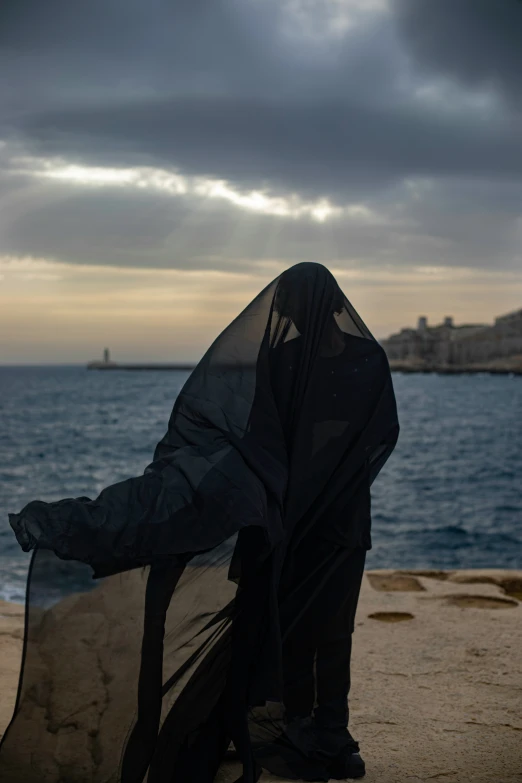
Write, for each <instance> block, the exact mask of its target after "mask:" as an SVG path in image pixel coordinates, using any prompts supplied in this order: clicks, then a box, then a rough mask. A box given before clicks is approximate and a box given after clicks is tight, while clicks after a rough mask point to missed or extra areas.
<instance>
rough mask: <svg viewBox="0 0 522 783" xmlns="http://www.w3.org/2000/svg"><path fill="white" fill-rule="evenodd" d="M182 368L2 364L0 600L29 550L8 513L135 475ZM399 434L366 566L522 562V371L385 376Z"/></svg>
mask: <svg viewBox="0 0 522 783" xmlns="http://www.w3.org/2000/svg"><path fill="white" fill-rule="evenodd" d="M187 377H188V372H186V371H161V370H159V371H158V370H156V371H146V372H131V371H124V370H111V371H103V372H100V371H89V370H87V369H86V368H85V367H83V366H40V367H28V366H23V367H6V366H3V367H0V598H4V599H7V600H14V601H20V600H23V596H24V591H25V580H26V574H27V567H28V562H29V555H28V554H26V553H24V552H22V551H21V549H20V547H19V545H18V543H17V541H16V539H15V537H14V534H13V532H12V530H11V528H10V526H9V521H8V516H7V514H8V512H11V513H12V512H18V511H20V510H21V508H22V507H23V506H24V505H25V504H26V503H28V502H29V501H30V500H44V501H47V502H49V501H53V500H60V499H62V498H66V497H78V496H80V495H83V496H87V497H90V498H92V499H94V498H95V497H96V496H97V495H98V494H99V493H100V492H101V490H102V489H104V487H106V486H108V485H110V484H114V483H116V482H118V481H122V480H123V479H126V478H129V477H130V476H138V475H141V474H142V473H143V470H144V468H145V466H146V465H148V464H149V463H150V462H151V461H152V455H153V452H154V448H155V446H156V443H157V442H158V441H159V440H160V439H161V438H162V437H163V435H164V434H165V432H166V430H167V423H168V419H169V416H170V413H171V410H172V406H173V404H174V400H175V398H176V396H177V394H178V392H179V390H180V388H181V386H182V385H183V383H184V381H185V380H186V378H187ZM393 382H394V386H395V393H396V397H397V406H398V410H399V420H400V424H401V433H400V437H399V442H398V444H397V446H396V448H395V451H394V452H393V454H392V456H391V457H390V459H389V460H388V462H387V464H386V465H385V466H384V468H383V469H382V471H381V473H380V475H379V476H378V478H377V480H376V481H375V483H374V484H373V486H372V520H373V521H372V540H373V548H372V549H371V550H370V552H368V557H367V561H366V567H367V568H476V567H484V568H522V377H521V376H501V375H488V374H478V375H437V374H430V375H421V374H419V375H415V374H404V375H403V374H401V373H394V374H393Z"/></svg>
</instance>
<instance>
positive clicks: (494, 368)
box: [87, 360, 522, 375]
mask: <svg viewBox="0 0 522 783" xmlns="http://www.w3.org/2000/svg"><path fill="white" fill-rule="evenodd" d="M194 367H196V364H118V363H117V362H107V363H105V362H90V363H89V364H88V365H87V369H88V370H182V371H185V372H187V371H189V372H191V371H192V370H193V369H194ZM390 368H391V370H392V372H403V373H437V374H439V375H464V374H477V373H490V374H491V375H522V366H519V367H510V366H509V365H508V366H506V365H500V364H499V365H488V366H483V365H478V364H472V365H422V366H420V365H414V364H409V363H408V362H400V361H396V360H391V361H390Z"/></svg>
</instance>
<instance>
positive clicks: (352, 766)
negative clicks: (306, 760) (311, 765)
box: [328, 746, 366, 780]
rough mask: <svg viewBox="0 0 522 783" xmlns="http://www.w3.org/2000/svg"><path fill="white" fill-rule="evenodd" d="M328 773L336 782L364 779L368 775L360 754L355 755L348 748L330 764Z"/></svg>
mask: <svg viewBox="0 0 522 783" xmlns="http://www.w3.org/2000/svg"><path fill="white" fill-rule="evenodd" d="M328 772H329V774H330V777H331V778H333V779H334V780H345V779H346V778H362V777H364V775H365V774H366V767H365V764H364V761H363V759H362V758H361V756H360V754H359V753H357V752H355V753H354V752H353V751H352V750H350V747H349V746H347V747H346V748H345V749H344V750H343V751H341V753H339V755H338V756H336V758H335V759H332V760H331V761H329V762H328Z"/></svg>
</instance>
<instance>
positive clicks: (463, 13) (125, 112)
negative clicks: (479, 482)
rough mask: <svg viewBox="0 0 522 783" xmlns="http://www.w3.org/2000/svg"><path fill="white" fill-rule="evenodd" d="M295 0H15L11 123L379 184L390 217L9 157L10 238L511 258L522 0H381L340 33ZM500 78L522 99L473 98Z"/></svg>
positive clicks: (172, 254) (31, 150) (17, 245)
mask: <svg viewBox="0 0 522 783" xmlns="http://www.w3.org/2000/svg"><path fill="white" fill-rule="evenodd" d="M306 5H307V7H309V8H310V7H311V5H310V4H309V3H308V4H306ZM312 5H313V4H312ZM323 5H324V4H323ZM323 5H321V4H320V3H317V4H316V6H315V8H316V10H315V13H316V18H315V20H314V19H312V20H311V21H312V25H311V27H312V28H313V27H314V26H315V27H316V28H318V29H319V28H320V26H321V24H322V21H323V17H324V8H323ZM359 6H361V7H363V9H364V3H362V4H361V3H360V4H359ZM283 8H284V3H283V0H277V1H276V0H212V2H211V0H190V1H189V0H184V1H183V2H180V0H148V2H145V1H144V0H125V2H124V0H92V2H90V3H71V2H69V1H68V0H47V2H45V3H42V2H39V1H37V0H8V2H7V3H6V2H5V0H4V3H3V4H1V5H0V73H2V74H3V76H4V79H3V82H0V100H1V101H2V106H3V112H2V116H1V117H0V137H2V136H3V137H4V138H6V139H8V141H9V146H8V149H9V150H12V149H15V147H16V149H17V154H27V155H39V156H58V157H63V158H64V159H66V160H67V161H71V162H74V163H84V164H86V165H106V166H111V167H113V166H122V167H129V166H140V165H141V166H144V165H145V166H156V167H164V168H166V169H170V168H173V169H176V170H179V171H181V172H183V173H184V174H187V175H202V176H209V177H217V178H224V179H227V180H228V181H229V182H231V184H232V185H233V186H234V187H236V188H237V189H240V190H241V189H250V188H255V189H261V188H267V189H268V190H271V191H273V192H274V193H275V194H277V195H281V194H285V193H289V192H297V193H299V194H300V195H301V196H302V197H303V198H311V199H316V198H319V197H323V196H325V197H327V198H329V199H330V200H331V201H333V202H335V203H338V204H341V205H342V204H345V203H347V202H360V201H364V202H366V203H367V204H368V205H369V206H370V207H372V208H373V209H374V210H375V211H376V212H377V213H378V214H382V215H383V216H384V219H383V221H382V223H379V222H378V221H377V223H373V224H371V225H368V224H365V223H364V221H362V222H360V223H358V222H357V221H356V220H355V219H353V220H349V219H346V218H343V219H342V220H334V221H330V222H328V223H326V224H324V225H318V224H317V223H313V222H312V221H311V220H310V219H308V218H303V219H301V220H298V221H293V220H289V219H284V218H280V217H274V216H266V215H255V214H252V213H248V212H245V211H242V210H239V209H237V208H236V207H234V206H231V205H230V204H227V203H226V202H218V201H215V200H212V203H210V202H209V201H204V202H203V203H201V200H199V201H198V200H197V199H196V198H195V197H193V196H189V197H183V198H179V197H176V198H174V197H172V196H167V195H162V194H158V193H151V192H139V193H137V192H131V191H130V190H129V191H128V192H127V191H125V192H124V191H123V190H122V189H116V188H110V189H109V188H105V189H101V190H96V191H93V190H89V189H87V188H84V187H82V186H78V185H75V186H72V185H70V184H68V183H56V182H53V183H51V182H49V181H45V182H42V183H41V184H40V185H38V187H37V186H36V185H31V184H30V181H29V180H26V179H24V177H23V176H22V177H21V176H20V175H18V174H15V173H13V171H12V170H11V169H12V167H13V166H14V168H16V165H15V164H13V163H12V162H11V164H9V162H7V163H6V172H7V173H6V175H5V178H4V180H3V187H4V188H5V192H6V197H5V203H7V205H8V211H9V209H10V214H11V217H10V219H9V221H8V223H7V225H6V226H5V228H4V230H3V234H2V236H3V239H2V247H1V248H0V250H2V251H4V252H11V253H16V252H23V253H31V254H34V255H38V256H41V255H48V256H50V257H56V258H63V259H65V260H71V261H75V262H78V263H111V264H112V263H114V264H121V265H123V264H129V265H150V266H154V265H158V266H168V265H175V266H182V267H187V266H192V267H193V266H196V265H199V266H202V267H206V266H216V265H218V266H219V265H221V267H222V268H224V267H225V266H226V265H227V264H230V265H234V264H243V263H244V259H249V258H250V259H262V258H276V257H277V258H280V259H282V260H288V261H291V260H299V259H300V258H302V259H308V258H309V259H312V260H321V259H322V260H325V261H330V260H332V261H333V260H337V259H343V258H357V259H363V260H364V261H367V262H368V263H370V262H371V261H372V259H373V260H377V261H378V260H379V259H381V258H386V260H392V261H393V260H394V259H397V260H399V261H406V262H410V263H447V264H466V265H478V266H487V264H488V263H491V258H492V257H493V256H494V258H495V263H497V264H498V266H499V267H505V268H507V267H512V266H513V264H514V259H515V258H516V230H517V226H518V225H519V224H518V223H517V219H518V216H519V215H520V204H521V199H520V196H521V188H522V184H521V183H522V141H521V140H522V120H521V119H520V115H519V113H518V108H519V104H520V101H519V92H518V90H519V89H520V85H518V74H519V73H521V72H522V71H521V69H520V67H519V66H520V63H521V57H522V55H521V54H520V48H522V47H516V46H515V43H516V38H517V35H518V32H519V31H520V30H522V28H521V27H520V20H522V5H520V4H519V3H518V2H517V0H390V5H389V10H388V11H382V12H380V11H376V12H375V13H369V12H368V13H366V12H364V10H363V11H362V12H359V13H358V15H357V16H356V17H355V21H356V24H354V26H353V27H352V28H351V29H349V30H348V32H347V33H346V34H345V36H344V37H339V38H338V39H331V40H328V41H326V42H323V43H322V44H321V43H320V42H319V43H318V42H317V41H315V42H311V41H309V42H308V43H303V42H302V41H301V42H299V40H298V39H297V38H296V37H292V36H290V37H289V36H288V35H283V34H282V33H281V25H282V22H283V21H284V18H283V17H284V14H283V10H282V9H283ZM493 9H495V13H494V12H493ZM495 14H496V15H495ZM493 17H494V18H493ZM287 21H288V20H287ZM295 24H297V22H295ZM519 40H520V38H519ZM445 47H447V49H445ZM441 77H443V78H445V79H449V80H450V81H452V82H453V83H454V84H455V85H457V88H458V89H460V90H461V92H460V93H459V92H457V97H456V98H455V96H453V99H452V100H453V104H452V105H451V106H448V105H447V104H446V103H445V98H444V96H442V97H441V98H437V96H436V95H435V98H433V97H432V98H431V99H430V100H427V99H425V98H423V97H422V93H419V91H418V90H419V88H424V87H426V86H427V87H430V86H432V84H438V81H439V80H440V79H441ZM517 85H518V86H517ZM483 87H487V88H488V89H491V90H492V95H493V101H494V100H495V96H498V97H499V98H501V99H502V98H504V97H505V96H508V97H509V99H510V100H509V103H507V102H506V103H505V104H504V103H502V102H500V103H498V102H497V104H494V103H493V105H492V106H491V107H488V106H485V108H477V107H476V106H474V105H473V104H472V103H469V105H468V104H467V103H466V97H467V90H468V89H470V90H474V89H478V88H483ZM10 166H11V169H10ZM419 178H420V179H421V180H428V181H431V186H430V187H426V188H421V189H420V191H416V192H413V191H412V190H411V189H409V186H408V183H410V182H411V181H412V180H416V179H419ZM35 188H36V190H35ZM10 201H11V202H12V204H10ZM21 204H22V205H23V208H21V207H20V205H21ZM13 205H14V206H13ZM219 258H221V259H222V261H221V262H219ZM216 259H218V260H216Z"/></svg>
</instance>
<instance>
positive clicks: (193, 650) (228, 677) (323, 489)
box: [0, 263, 399, 783]
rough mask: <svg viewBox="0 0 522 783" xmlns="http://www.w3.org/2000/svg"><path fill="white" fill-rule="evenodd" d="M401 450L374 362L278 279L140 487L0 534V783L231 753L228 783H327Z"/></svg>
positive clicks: (349, 309) (300, 275) (200, 775)
mask: <svg viewBox="0 0 522 783" xmlns="http://www.w3.org/2000/svg"><path fill="white" fill-rule="evenodd" d="M398 433H399V424H398V419H397V409H396V404H395V397H394V392H393V385H392V381H391V374H390V370H389V365H388V361H387V359H386V355H385V353H384V350H383V349H382V348H381V346H380V345H379V344H378V343H377V341H376V340H375V339H374V338H373V336H372V335H371V333H370V331H369V330H368V329H367V327H366V326H365V324H364V323H363V321H362V320H361V318H360V317H359V316H358V314H357V313H356V311H355V310H354V308H353V306H352V305H351V304H350V302H349V301H348V299H347V298H346V297H345V295H344V294H343V293H342V291H341V290H340V288H339V286H338V284H337V283H336V281H335V279H334V277H333V276H332V275H331V273H330V272H329V271H328V270H327V269H326V268H325V267H323V266H322V265H320V264H312V263H304V264H297V265H296V266H294V267H292V268H291V269H289V270H286V271H285V272H283V273H282V274H281V275H280V276H279V277H277V278H276V279H275V280H274V281H273V282H272V283H271V284H270V285H268V286H267V287H266V288H265V289H264V290H263V291H262V292H261V293H260V294H259V295H258V296H257V297H256V298H255V299H254V300H253V301H252V302H251V303H250V304H249V305H248V306H247V307H246V308H245V310H244V311H243V312H242V313H241V314H240V315H239V316H238V317H237V318H236V319H235V320H234V321H233V322H232V323H231V324H230V325H229V326H228V327H227V328H226V329H225V330H224V331H223V332H222V334H221V335H219V337H218V338H217V339H216V340H215V342H214V343H213V344H212V346H211V347H210V348H209V350H208V351H207V353H206V354H205V356H204V357H203V358H202V359H201V361H200V362H199V364H198V365H197V367H196V368H195V369H194V371H193V372H192V373H191V375H190V377H189V378H188V380H187V382H186V383H185V385H184V387H183V389H182V390H181V392H180V394H179V396H178V398H177V399H176V401H175V404H174V408H173V411H172V414H171V417H170V420H169V423H168V429H167V432H166V434H165V436H164V437H163V438H162V440H161V441H160V442H159V443H158V445H157V447H156V449H155V452H154V455H153V461H152V462H151V463H150V465H148V466H147V467H146V468H145V470H144V473H143V475H141V476H138V477H133V478H130V479H127V480H125V481H122V482H119V483H117V484H114V485H112V486H109V487H107V488H106V489H104V490H103V491H102V492H101V493H100V495H99V496H98V497H97V498H96V499H94V500H91V499H90V498H87V497H79V498H66V499H64V500H60V501H57V502H54V503H44V502H41V501H37V500H36V501H32V502H31V503H29V504H28V505H27V506H25V508H24V509H22V511H21V512H20V513H19V514H10V515H9V521H10V524H11V526H12V528H13V530H14V532H15V534H16V537H17V539H18V541H19V543H20V545H21V546H22V548H23V549H24V550H25V551H29V550H31V549H32V550H34V551H33V555H32V559H31V566H30V571H29V576H28V590H27V599H26V629H25V639H24V656H23V658H24V660H23V666H22V673H21V677H20V685H19V691H18V697H17V703H16V707H15V712H14V716H13V719H12V721H11V724H10V726H9V728H8V730H7V732H6V734H5V736H4V739H3V742H2V744H1V746H0V779H1V780H2V781H4V782H5V783H15V782H18V781H24V783H32V781H35V782H36V781H38V783H47V782H48V781H49V782H52V783H62V781H67V783H73V782H74V781H78V782H80V781H81V782H82V783H83V782H84V781H89V782H90V783H109V782H111V783H112V782H114V783H116V782H118V783H120V782H121V783H141V781H144V780H147V782H148V783H167V781H169V783H170V782H171V781H176V782H178V781H194V783H210V782H211V781H213V780H214V779H215V777H216V775H217V773H218V769H219V767H220V764H221V762H222V760H223V758H224V756H225V753H226V751H227V748H228V747H229V744H230V743H233V746H234V747H235V749H236V752H237V754H238V756H239V758H240V759H241V762H242V771H243V774H242V778H241V779H242V781H244V783H252V781H255V780H257V779H258V777H259V775H260V772H261V768H262V767H263V768H265V769H268V770H271V771H272V772H274V773H275V774H284V775H285V776H286V777H289V778H298V777H302V778H305V779H308V780H326V779H327V778H328V775H329V774H331V773H332V769H333V767H332V766H331V765H330V761H331V760H332V759H334V757H336V758H337V756H338V752H339V751H340V750H343V748H344V749H345V750H346V749H349V750H350V752H351V751H353V750H355V749H357V747H358V746H357V743H356V742H355V741H354V740H353V738H351V737H350V735H349V734H348V732H347V729H346V726H344V727H343V725H342V724H343V723H346V721H347V715H348V713H347V710H346V689H347V687H349V672H346V666H347V665H348V663H345V664H343V663H342V661H343V660H344V658H346V656H347V660H349V646H350V644H351V636H350V634H351V632H352V631H353V613H354V611H355V608H354V607H355V606H356V600H357V596H358V590H359V587H360V579H361V577H362V570H363V568H364V554H365V552H366V550H368V549H370V548H371V498H370V486H371V484H372V482H373V481H374V480H375V478H376V477H377V475H378V473H379V471H380V470H381V468H382V467H383V465H384V464H385V462H386V460H387V459H388V457H389V455H390V454H391V452H392V450H393V448H394V446H395V443H396V441H397V437H398ZM90 576H94V581H93V580H92V579H90V578H89V577H90ZM53 595H56V596H60V597H59V598H56V597H55V598H53ZM64 595H65V596H66V597H63V596H64ZM350 607H351V608H350ZM343 639H345V640H346V647H343V645H344V642H342V640H343ZM336 640H337V641H336ZM339 640H341V643H339ZM292 650H293V652H292ZM343 650H346V654H345V652H343ZM314 655H317V665H318V667H319V671H321V672H323V675H321V676H322V680H321V682H319V680H320V677H319V676H318V685H319V690H318V693H317V694H316V700H317V699H319V702H321V703H319V704H316V713H317V715H316V716H315V717H316V724H314V725H315V729H317V731H316V733H315V735H314V738H315V739H314V743H315V745H314V748H313V749H312V750H310V747H309V744H310V743H309V742H308V739H309V736H308V735H307V736H308V739H307V740H305V741H303V742H301V739H302V737H304V736H305V734H306V732H305V731H304V729H303V726H305V725H307V724H306V721H307V720H308V721H309V720H312V718H313V716H311V715H310V714H309V715H297V713H298V712H299V711H300V708H299V707H296V706H295V705H296V704H297V705H298V704H299V703H302V704H307V705H308V706H307V707H306V711H307V712H308V713H310V710H311V709H312V708H313V705H312V703H311V699H312V695H313V694H312V691H311V685H310V665H311V664H310V661H311V656H314ZM335 660H337V661H338V663H337V664H335V663H334V661H335ZM307 661H308V663H307ZM335 666H338V667H340V668H339V669H338V670H339V671H340V672H342V671H343V666H344V672H345V675H344V680H348V681H347V682H344V683H343V682H341V680H343V677H341V676H340V681H339V690H338V691H336V685H335V682H336V679H335V678H333V679H332V678H331V677H330V678H328V671H329V669H330V668H332V671H333V670H334V668H335ZM299 672H302V683H300V681H299V677H300V676H301V675H299ZM300 693H301V695H302V696H303V699H301V700H300V698H299V694H300ZM343 693H344V696H343ZM292 694H293V695H292ZM304 694H308V696H306V698H305V697H304ZM339 694H340V695H339ZM285 700H286V701H288V705H286V704H285ZM294 707H295V709H294ZM303 709H304V707H303ZM292 711H294V712H295V713H296V715H293V714H292ZM325 716H326V717H325ZM328 716H329V717H328ZM293 718H296V719H298V720H300V721H301V723H300V724H299V726H301V728H300V729H299V731H297V730H296V726H298V724H297V723H296V722H295V720H293ZM303 721H304V723H303ZM321 721H322V723H321ZM315 729H314V730H315ZM296 731H297V733H296ZM321 731H322V732H323V733H322V734H321ZM318 737H319V740H318V739H317V738H318ZM314 743H312V744H314ZM317 743H319V744H317ZM333 763H334V762H333V761H332V764H333ZM238 774H239V771H238Z"/></svg>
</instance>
